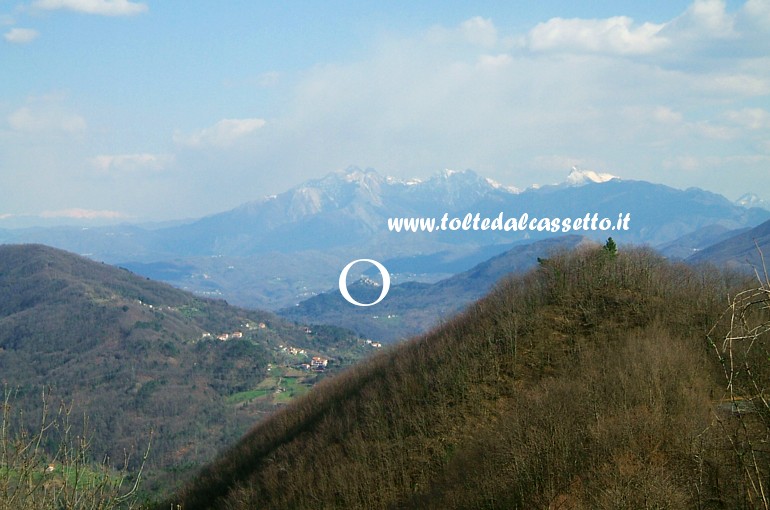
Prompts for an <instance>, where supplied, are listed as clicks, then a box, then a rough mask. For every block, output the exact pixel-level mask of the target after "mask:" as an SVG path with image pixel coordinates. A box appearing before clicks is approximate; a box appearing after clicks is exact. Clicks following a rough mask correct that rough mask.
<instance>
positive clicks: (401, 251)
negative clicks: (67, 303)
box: [0, 168, 770, 309]
mask: <svg viewBox="0 0 770 510" xmlns="http://www.w3.org/2000/svg"><path fill="white" fill-rule="evenodd" d="M627 213H628V214H630V221H629V223H628V226H629V230H628V231H590V230H580V231H577V232H561V231H560V232H550V231H500V230H491V229H489V230H470V231H464V230H447V231H439V232H432V233H428V232H403V231H402V232H390V231H389V230H388V219H389V218H426V217H427V218H435V219H436V220H439V219H440V218H441V217H442V216H443V215H444V214H446V215H447V217H448V218H465V217H466V215H469V214H470V215H475V214H479V216H480V217H481V218H484V217H488V218H490V219H493V218H498V217H500V215H501V214H502V215H503V217H504V218H505V219H508V218H517V219H518V218H520V217H522V215H525V214H526V215H528V217H529V218H530V219H532V218H540V219H542V218H557V217H558V218H584V217H585V216H586V215H590V216H593V215H594V214H597V215H598V217H600V218H601V217H607V218H609V219H610V220H611V221H612V223H613V224H614V223H615V222H616V221H617V219H618V218H619V217H620V216H622V215H625V214H627ZM767 219H770V211H768V210H766V209H762V208H756V207H755V208H747V207H744V206H743V205H737V204H734V203H731V202H730V201H729V200H727V199H726V198H724V197H722V196H721V195H717V194H715V193H710V192H706V191H703V190H700V189H697V188H690V189H687V190H678V189H674V188H671V187H668V186H664V185H660V184H652V183H648V182H643V181H629V180H622V179H619V178H617V177H615V176H613V175H610V174H603V173H602V174H600V173H596V172H592V171H588V170H579V169H576V168H573V169H572V171H571V172H570V174H569V175H568V176H567V179H566V181H565V182H564V183H561V184H558V185H549V186H541V187H537V188H535V187H532V188H528V189H526V190H524V191H520V190H518V189H516V188H511V187H506V186H502V185H500V184H499V183H496V182H494V181H491V180H489V179H486V178H484V177H481V176H479V175H477V174H476V173H474V172H473V171H471V170H465V171H462V172H454V171H449V170H445V171H443V172H440V173H437V174H436V175H434V176H432V177H431V178H430V179H427V180H424V181H419V180H399V179H393V178H389V177H385V176H382V175H380V174H379V173H377V172H376V171H374V170H371V169H369V170H361V169H357V168H350V169H347V170H345V171H339V172H333V173H330V174H328V175H327V176H325V177H323V178H320V179H314V180H310V181H307V182H305V183H303V184H301V185H299V186H296V187H294V188H292V189H290V190H287V191H285V192H283V193H280V194H278V195H275V196H270V197H264V198H261V199H258V200H255V201H253V202H249V203H247V204H243V205H241V206H239V207H236V208H235V209H232V210H229V211H226V212H222V213H220V214H215V215H212V216H207V217H205V218H201V219H199V220H197V221H192V222H189V223H186V224H181V225H175V226H172V227H166V228H154V229H149V228H140V227H137V226H116V227H100V228H92V229H84V228H80V227H78V228H74V227H69V228H65V227H60V228H53V229H46V228H38V229H22V230H6V231H5V232H0V242H17V243H18V242H41V243H45V244H49V245H52V246H57V247H60V248H64V249H67V250H69V251H73V252H76V253H80V254H86V255H88V256H89V257H91V258H94V259H97V260H104V261H108V262H112V263H120V264H121V265H124V266H125V267H130V268H131V269H132V270H135V271H138V272H143V274H146V275H147V276H151V277H160V278H163V279H164V280H165V281H168V282H170V283H172V284H174V285H176V286H178V287H181V288H185V289H188V290H192V291H195V292H201V293H206V295H214V296H219V297H224V298H227V299H230V300H231V301H232V302H234V303H237V304H241V305H248V306H259V307H268V308H272V309H277V308H279V307H282V306H286V305H289V304H294V303H296V302H298V301H300V300H302V299H305V298H306V297H308V296H311V295H313V294H314V293H318V292H321V291H323V290H325V289H328V288H329V285H330V283H332V282H334V281H335V278H336V276H337V275H339V271H340V270H341V268H342V267H343V266H344V265H345V264H346V263H348V262H349V261H351V260H353V259H354V258H374V259H377V260H398V261H399V271H400V272H401V274H402V276H403V277H408V278H412V279H417V280H420V279H423V280H424V279H425V278H422V277H421V276H420V275H417V276H407V275H414V274H417V273H426V272H428V273H432V274H433V276H435V277H441V276H446V275H447V271H448V270H450V268H451V272H456V271H462V270H465V269H468V268H470V267H471V266H472V265H473V264H475V263H478V262H479V261H480V260H482V259H483V258H485V257H487V256H491V255H494V254H495V253H499V252H500V251H502V250H503V249H505V247H507V246H510V245H512V244H513V243H517V242H531V241H535V240H540V239H549V238H553V237H555V236H557V235H563V234H565V233H569V234H577V235H583V236H586V237H589V238H591V239H593V240H596V241H599V242H603V241H604V240H606V238H607V237H609V236H610V235H611V236H612V237H613V238H614V239H615V240H616V241H618V242H621V243H634V244H647V245H651V246H661V245H664V244H666V243H670V242H672V241H674V240H675V239H679V238H681V237H682V236H685V235H688V234H690V233H692V232H695V231H697V230H699V229H703V228H706V227H713V226H716V227H714V228H719V229H728V230H733V229H739V228H748V227H753V226H755V225H758V224H759V223H761V222H762V221H765V220H767ZM410 264H412V265H410ZM428 276H430V275H428ZM428 279H430V278H428ZM434 280H435V278H434Z"/></svg>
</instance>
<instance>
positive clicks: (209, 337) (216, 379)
mask: <svg viewBox="0 0 770 510" xmlns="http://www.w3.org/2000/svg"><path fill="white" fill-rule="evenodd" d="M371 350H372V348H371V347H370V346H367V345H366V344H365V343H364V342H363V340H362V339H359V338H357V337H355V336H354V335H352V334H350V333H349V332H346V331H344V330H341V329H339V328H334V327H323V328H315V327H313V328H312V329H311V328H309V327H306V326H300V325H295V324H293V323H290V322H287V321H285V320H283V319H280V318H278V317H276V316H274V315H272V314H270V313H266V312H259V311H247V310H243V309H239V308H235V307H232V306H229V305H228V304H227V303H225V302H224V301H215V300H208V299H201V298H199V297H196V296H194V295H192V294H190V293H187V292H183V291H180V290H177V289H174V288H172V287H171V286H169V285H166V284H161V283H157V282H153V281H150V280H148V279H145V278H141V277H138V276H136V275H134V274H132V273H130V272H128V271H126V270H123V269H119V268H116V267H113V266H109V265H106V264H102V263H97V262H93V261H91V260H88V259H86V258H84V257H79V256H76V255H73V254H71V253H67V252H64V251H61V250H57V249H53V248H49V247H46V246H42V245H15V246H14V245H6V246H0V379H2V383H3V384H4V385H5V387H6V389H7V390H8V391H9V392H10V393H11V394H12V399H11V400H12V402H13V406H14V413H13V414H14V415H18V414H22V413H23V414H24V416H25V417H26V422H27V423H28V424H34V423H35V422H36V421H39V420H40V412H41V409H42V395H43V393H46V394H47V395H48V396H47V399H48V404H49V405H50V407H51V408H52V409H56V408H57V407H58V402H64V403H66V404H67V405H68V406H72V413H71V419H72V423H73V426H74V429H73V430H77V431H80V432H81V433H82V431H83V422H84V421H87V433H88V436H89V440H91V441H92V445H91V446H92V448H91V450H92V451H93V453H94V457H95V459H96V460H97V462H98V461H100V460H101V458H103V456H104V455H108V456H109V457H110V458H111V459H113V460H114V462H115V463H118V464H119V463H120V462H122V460H123V457H124V452H131V451H133V452H138V451H143V450H144V449H145V448H146V447H147V445H148V444H149V443H150V438H151V437H152V444H151V452H150V457H149V460H148V469H147V470H146V472H145V482H144V484H143V487H144V488H145V489H146V490H147V491H156V490H168V489H169V488H171V487H173V486H174V485H175V484H176V483H178V482H179V481H181V480H184V479H185V477H186V476H187V475H188V474H189V473H191V472H193V471H194V470H197V468H198V467H199V466H200V465H201V464H202V463H203V462H206V461H208V460H210V459H212V458H213V457H214V456H215V455H216V453H217V452H218V451H219V450H220V449H222V448H224V447H225V446H226V445H228V444H231V443H232V442H233V441H234V440H236V439H237V438H238V437H240V436H241V435H242V434H243V433H244V432H245V431H246V430H247V428H248V426H249V425H251V424H253V423H254V422H255V421H258V420H259V419H261V418H262V417H264V416H266V415H267V414H269V413H270V412H272V411H273V410H275V409H276V408H278V407H280V406H282V405H285V403H286V402H289V401H290V400H291V399H292V398H293V397H295V396H298V395H300V394H302V393H305V392H307V391H308V390H309V388H310V387H311V386H312V385H313V384H315V382H317V381H318V380H320V379H321V378H323V377H324V376H325V375H326V374H327V373H329V372H334V371H337V370H339V369H341V368H342V367H343V366H345V365H348V364H350V363H352V362H354V361H355V360H356V359H358V358H360V357H362V356H364V355H365V354H366V353H367V352H370V351H371ZM312 356H317V357H323V359H324V360H326V361H327V365H326V366H325V367H323V371H320V369H319V370H309V369H301V368H300V369H297V368H295V367H296V366H298V365H301V364H302V363H305V364H308V363H309V362H310V360H311V358H312ZM17 411H19V412H17ZM51 441H55V438H51ZM50 446H51V451H52V450H53V448H54V446H55V445H53V444H52V445H50ZM133 458H134V462H135V463H138V462H139V460H140V458H141V455H137V454H135V455H134V457H133ZM133 467H136V464H134V465H133Z"/></svg>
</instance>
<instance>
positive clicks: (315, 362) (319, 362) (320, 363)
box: [297, 356, 329, 372]
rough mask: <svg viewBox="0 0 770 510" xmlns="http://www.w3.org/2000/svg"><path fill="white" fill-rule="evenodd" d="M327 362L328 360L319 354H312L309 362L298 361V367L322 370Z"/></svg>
mask: <svg viewBox="0 0 770 510" xmlns="http://www.w3.org/2000/svg"><path fill="white" fill-rule="evenodd" d="M328 364H329V360H328V359H326V358H322V357H320V356H313V358H312V359H311V360H310V363H300V364H299V365H297V366H298V368H301V369H302V370H313V371H315V372H322V371H323V370H324V369H325V368H326V366H327V365H328Z"/></svg>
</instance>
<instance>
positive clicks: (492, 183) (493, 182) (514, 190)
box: [484, 177, 521, 194]
mask: <svg viewBox="0 0 770 510" xmlns="http://www.w3.org/2000/svg"><path fill="white" fill-rule="evenodd" d="M484 180H485V181H487V184H489V185H490V186H492V187H493V188H495V189H501V190H503V191H507V192H509V193H513V194H517V193H521V190H520V189H519V188H517V187H516V186H506V185H505V184H500V183H499V182H497V181H496V180H494V179H490V178H489V177H485V178H484Z"/></svg>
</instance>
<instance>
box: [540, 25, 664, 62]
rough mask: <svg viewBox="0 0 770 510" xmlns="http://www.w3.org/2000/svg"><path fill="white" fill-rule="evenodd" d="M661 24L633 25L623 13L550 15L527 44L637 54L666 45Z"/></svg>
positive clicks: (583, 50) (541, 48)
mask: <svg viewBox="0 0 770 510" xmlns="http://www.w3.org/2000/svg"><path fill="white" fill-rule="evenodd" d="M662 28H663V25H659V24H654V23H643V24H642V25H641V26H638V27H637V26H634V21H633V20H632V19H631V18H629V17H626V16H616V17H612V18H607V19H563V18H552V19H550V20H548V21H546V22H545V23H540V24H538V25H537V26H535V28H533V29H532V30H531V31H530V32H529V34H528V35H527V37H526V44H527V46H528V48H529V49H531V50H533V51H563V52H569V53H583V52H588V53H607V54H615V55H639V54H647V53H653V52H656V51H659V50H662V49H663V48H666V47H667V46H668V45H669V43H670V42H669V40H668V39H666V38H665V37H662V36H661V35H660V31H661V29H662Z"/></svg>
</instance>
